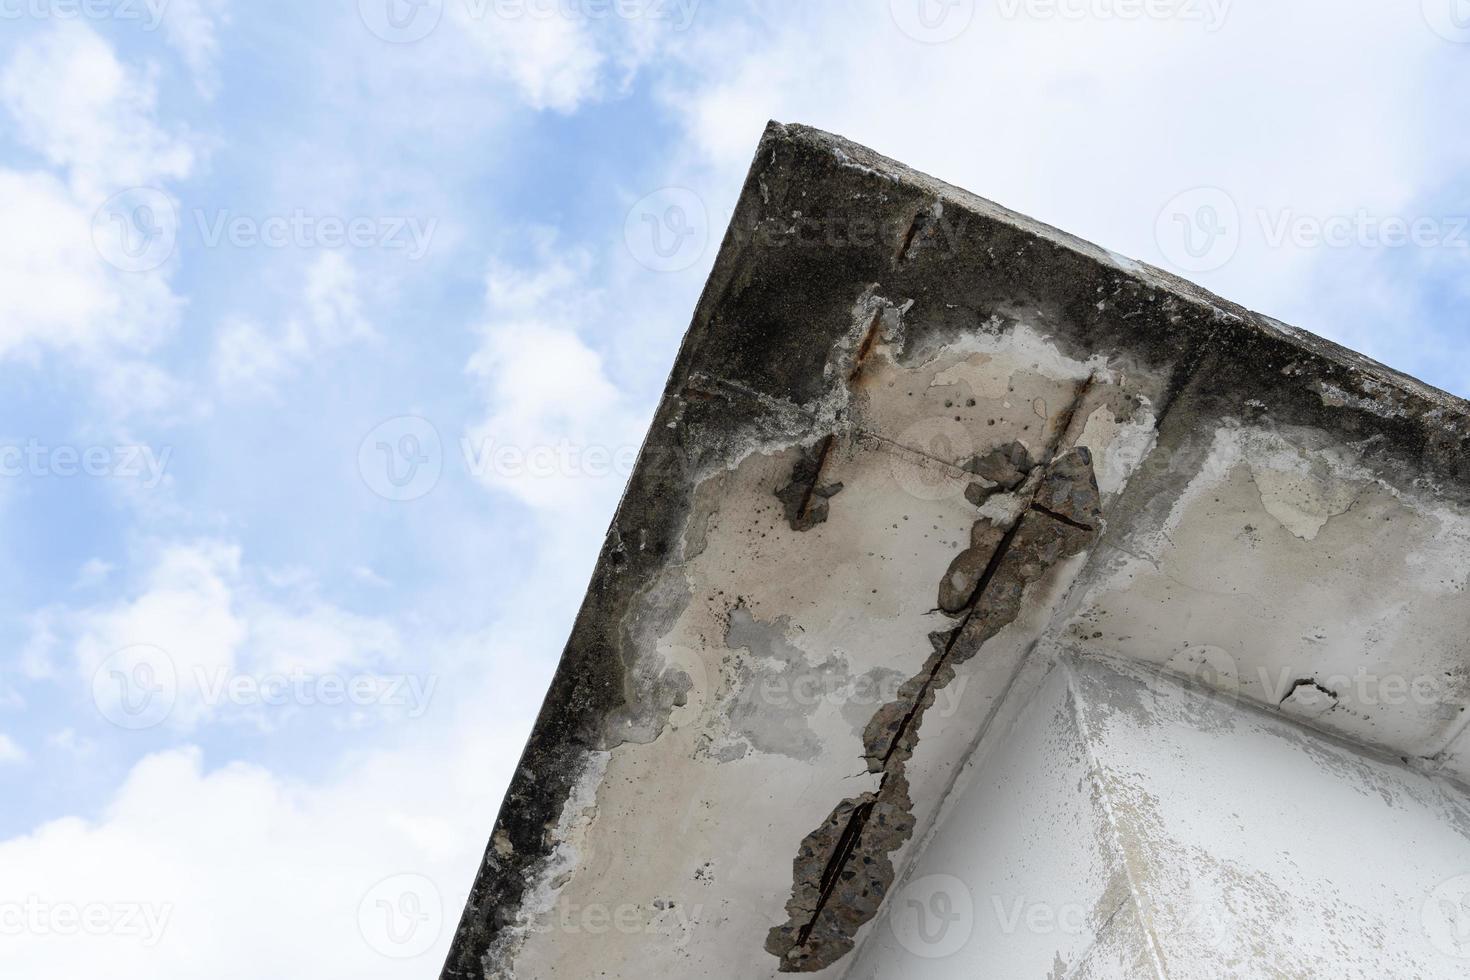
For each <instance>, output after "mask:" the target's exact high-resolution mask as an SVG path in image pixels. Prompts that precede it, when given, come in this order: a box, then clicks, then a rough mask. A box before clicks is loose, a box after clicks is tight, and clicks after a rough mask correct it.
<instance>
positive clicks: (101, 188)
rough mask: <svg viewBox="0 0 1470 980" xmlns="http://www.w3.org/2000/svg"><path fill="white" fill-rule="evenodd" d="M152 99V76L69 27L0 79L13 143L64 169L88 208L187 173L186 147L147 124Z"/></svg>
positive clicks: (87, 31)
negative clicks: (13, 131)
mask: <svg viewBox="0 0 1470 980" xmlns="http://www.w3.org/2000/svg"><path fill="white" fill-rule="evenodd" d="M40 79H45V84H37V82H38V80H40ZM157 97H158V93H157V83H156V80H155V78H154V72H152V71H151V70H144V71H135V70H132V69H130V68H128V67H127V66H126V65H124V64H123V63H122V62H120V61H119V60H118V59H117V55H116V53H115V52H114V51H113V49H112V46H111V45H110V44H108V43H107V42H106V41H105V40H103V38H102V37H101V36H99V35H98V34H97V33H96V32H95V31H93V30H92V29H91V28H89V27H86V26H83V25H82V24H80V23H77V22H72V21H60V22H58V23H57V25H56V26H55V27H54V28H53V29H52V30H50V31H48V32H44V33H42V34H40V35H39V36H38V37H37V38H35V39H33V40H31V41H30V42H29V43H27V44H24V45H22V46H21V47H20V48H19V49H18V50H17V52H16V55H15V57H14V58H13V59H12V60H11V62H10V64H9V65H8V66H7V67H6V69H5V72H4V74H3V75H0V100H3V102H4V105H5V108H6V109H7V110H8V111H9V112H10V114H11V115H12V116H13V117H14V118H15V121H16V127H17V134H18V135H19V137H20V139H21V140H22V141H23V142H24V143H26V144H27V145H29V146H30V147H32V148H33V149H35V150H36V151H38V152H39V153H41V154H42V155H43V156H44V157H45V158H46V159H47V161H48V162H50V163H51V164H52V165H53V166H55V167H60V168H64V169H66V170H67V171H68V173H69V175H70V182H71V186H72V190H73V191H74V192H75V193H76V195H77V197H78V198H80V199H81V200H82V201H90V202H92V206H93V207H96V206H97V205H98V204H100V203H101V202H102V199H103V198H105V197H106V196H107V195H109V194H111V193H112V192H113V191H116V190H119V189H122V188H127V187H140V186H147V185H153V184H157V183H160V182H162V181H167V180H176V179H180V178H183V177H187V176H188V175H189V174H190V173H191V172H192V171H193V169H194V164H195V159H196V154H195V150H194V149H193V147H192V146H191V145H190V144H189V142H188V141H187V140H184V139H181V138H179V137H176V136H174V135H172V134H170V133H167V132H165V131H164V130H163V129H162V128H161V127H159V126H158V124H157V123H156V122H155V120H154V116H155V110H156V105H157Z"/></svg>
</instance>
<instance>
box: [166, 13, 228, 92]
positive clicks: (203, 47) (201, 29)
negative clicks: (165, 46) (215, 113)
mask: <svg viewBox="0 0 1470 980" xmlns="http://www.w3.org/2000/svg"><path fill="white" fill-rule="evenodd" d="M228 23H229V9H228V3H227V0H166V6H165V7H164V9H163V31H164V36H165V37H167V38H168V42H169V44H171V45H173V46H174V48H175V49H177V50H178V52H179V55H180V56H181V57H182V58H183V59H184V63H185V64H186V65H188V66H189V70H190V71H191V72H192V73H193V74H194V83H195V84H196V85H197V86H198V87H199V91H200V93H201V94H203V95H205V96H206V97H208V96H211V95H213V94H214V90H215V87H216V85H217V80H216V78H215V59H216V57H217V56H218V54H219V29H220V27H221V26H223V25H225V24H228Z"/></svg>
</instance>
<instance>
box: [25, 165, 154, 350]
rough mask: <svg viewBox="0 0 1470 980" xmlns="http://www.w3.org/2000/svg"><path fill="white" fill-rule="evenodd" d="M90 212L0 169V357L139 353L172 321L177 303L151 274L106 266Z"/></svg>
mask: <svg viewBox="0 0 1470 980" xmlns="http://www.w3.org/2000/svg"><path fill="white" fill-rule="evenodd" d="M94 209H95V206H94V207H93V208H89V207H87V206H85V205H84V204H83V203H82V202H80V201H78V200H77V198H76V197H74V196H73V195H72V194H71V193H70V192H69V191H68V190H67V188H66V187H65V186H64V185H63V184H62V183H61V181H59V180H57V179H56V178H55V177H52V176H51V175H49V174H46V173H22V172H17V171H13V170H4V169H0V214H4V215H5V216H6V219H7V222H8V224H9V226H10V233H8V234H6V235H4V236H0V358H4V357H5V356H7V355H12V356H14V355H25V356H35V354H36V353H38V351H39V350H40V349H42V348H52V349H56V350H62V351H66V352H68V353H70V354H72V355H74V356H76V357H79V358H81V359H84V360H88V359H95V358H100V357H103V356H104V355H105V352H107V351H110V350H115V349H118V348H125V349H147V348H149V347H151V346H152V345H154V344H155V343H157V342H158V340H159V339H160V338H161V337H163V336H164V335H166V334H167V333H168V331H169V330H170V329H171V328H172V326H173V324H174V323H175V321H176V320H177V317H178V311H179V301H178V299H177V298H176V297H175V296H174V295H173V293H172V292H171V291H170V289H169V286H168V283H167V281H166V280H165V279H163V278H162V277H161V276H158V275H154V274H143V275H136V274H130V273H127V272H123V271H121V270H119V269H116V268H114V267H112V266H109V265H108V264H107V263H106V262H104V261H103V260H102V257H101V256H100V255H99V253H98V251H97V249H96V248H95V247H94V245H93V241H92V215H93V210H94Z"/></svg>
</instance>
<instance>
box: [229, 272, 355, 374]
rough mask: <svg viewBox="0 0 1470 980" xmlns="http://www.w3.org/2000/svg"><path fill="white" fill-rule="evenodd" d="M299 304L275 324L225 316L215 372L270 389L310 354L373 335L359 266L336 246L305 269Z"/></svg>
mask: <svg viewBox="0 0 1470 980" xmlns="http://www.w3.org/2000/svg"><path fill="white" fill-rule="evenodd" d="M301 307H302V311H301V313H299V314H297V315H295V316H290V317H288V318H287V319H286V321H285V323H284V324H283V325H282V326H281V327H280V328H279V329H276V330H272V329H269V328H267V327H265V326H262V325H261V324H260V323H258V322H256V321H254V320H251V319H248V318H245V317H234V318H231V319H229V320H226V321H225V323H224V324H222V325H221V327H220V330H219V333H218V335H217V336H216V338H215V347H214V353H213V363H214V375H215V378H216V379H217V380H218V381H219V382H220V383H221V384H224V385H230V386H247V387H257V388H267V389H268V388H270V387H271V386H272V385H274V384H275V383H276V382H277V381H279V380H281V379H282V378H284V377H286V376H288V375H289V374H290V373H291V372H292V371H294V370H295V369H296V368H298V367H299V366H300V365H302V364H303V363H306V362H307V361H309V360H311V359H312V358H313V357H316V356H318V355H321V354H324V353H327V352H330V351H333V350H336V349H338V348H341V347H345V346H347V345H349V344H353V343H357V342H360V341H365V340H371V339H373V338H374V337H376V336H377V333H376V331H374V329H373V326H372V324H371V323H369V322H368V319H367V317H366V315H365V314H364V313H363V298H362V287H361V283H360V281H359V277H358V273H357V270H356V269H355V268H354V267H353V266H352V264H351V263H350V262H349V261H348V260H347V258H346V257H345V256H343V255H342V254H341V253H340V252H323V253H322V254H321V255H320V256H319V257H318V258H317V259H316V261H315V262H313V263H312V265H311V266H310V267H309V268H308V269H307V272H306V282H305V285H304V288H303V292H302V297H301Z"/></svg>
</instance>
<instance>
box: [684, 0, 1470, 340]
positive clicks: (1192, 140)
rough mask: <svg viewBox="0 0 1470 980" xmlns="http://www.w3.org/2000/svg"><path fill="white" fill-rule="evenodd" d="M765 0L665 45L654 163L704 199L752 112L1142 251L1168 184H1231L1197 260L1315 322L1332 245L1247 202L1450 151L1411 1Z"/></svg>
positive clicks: (1407, 171)
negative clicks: (672, 68) (947, 33)
mask: <svg viewBox="0 0 1470 980" xmlns="http://www.w3.org/2000/svg"><path fill="white" fill-rule="evenodd" d="M777 6H778V5H777V4H766V5H764V6H763V8H762V9H764V10H765V11H766V16H765V19H764V20H762V21H760V22H758V23H757V22H756V21H755V20H754V18H748V17H744V16H741V17H739V18H735V20H734V21H730V20H727V21H724V22H722V23H720V24H719V25H717V29H715V30H710V31H702V32H701V33H700V34H699V36H698V37H697V38H695V39H692V43H691V44H689V45H687V46H683V47H681V48H680V49H678V50H677V51H676V52H675V56H676V57H677V58H679V60H681V61H682V62H683V64H684V68H685V70H684V71H683V72H681V73H678V74H675V75H670V76H668V79H667V81H666V82H665V83H664V84H662V85H661V86H660V92H661V97H662V99H663V100H664V101H665V103H666V104H667V105H668V106H670V107H671V109H672V110H673V111H674V113H675V114H676V117H677V118H678V119H679V120H680V121H681V123H682V125H683V126H684V130H685V134H686V140H685V142H684V144H683V145H682V147H681V149H680V150H679V151H677V152H675V153H674V154H673V155H672V159H671V160H670V163H669V166H668V169H667V170H666V171H665V172H664V173H663V174H662V175H660V176H659V177H658V178H656V179H658V180H660V181H661V182H664V183H671V184H688V185H692V186H695V187H696V188H697V189H699V191H700V193H701V194H702V195H704V196H705V197H706V199H707V201H708V202H709V203H710V206H711V210H712V211H713V210H714V209H715V205H716V204H717V203H726V202H728V200H729V195H728V190H727V189H728V188H731V187H737V186H738V185H739V182H740V180H741V177H742V176H743V174H744V172H745V169H746V167H747V166H748V165H749V162H750V156H751V150H752V147H753V146H754V145H755V141H756V139H757V137H758V136H759V134H760V131H761V128H762V126H763V125H764V124H765V122H766V120H767V119H770V118H775V119H779V120H782V121H784V122H799V123H807V124H810V125H815V126H819V127H821V128H824V129H828V130H831V131H834V132H838V133H841V134H843V135H845V136H848V137H850V138H852V139H855V140H857V141H859V142H862V143H865V144H867V145H870V146H872V147H874V148H876V149H878V150H879V151H881V152H885V153H888V154H890V155H892V156H895V157H898V158H900V159H902V160H903V161H904V162H905V163H908V164H910V165H912V166H915V167H916V168H918V169H920V170H923V171H925V172H927V173H932V174H935V175H937V176H939V177H941V178H943V179H945V180H947V181H949V182H951V183H954V184H957V185H959V186H962V187H966V188H968V189H971V190H973V191H975V192H977V193H979V194H981V195H983V196H985V197H987V198H990V199H992V200H995V201H998V202H1000V203H1001V204H1003V205H1006V206H1008V207H1012V208H1015V209H1017V210H1019V211H1022V212H1023V213H1027V214H1031V215H1033V216H1035V217H1037V218H1040V219H1041V220H1044V221H1047V222H1049V223H1051V224H1053V225H1056V226H1058V227H1062V228H1065V229H1067V230H1068V231H1071V232H1074V233H1077V234H1079V235H1081V236H1082V237H1084V238H1088V239H1091V240H1093V241H1096V242H1098V243H1100V244H1102V245H1104V246H1106V247H1109V248H1113V249H1116V250H1117V251H1119V252H1122V253H1125V254H1128V255H1132V256H1135V257H1138V258H1141V259H1144V260H1146V261H1150V262H1153V263H1156V264H1163V263H1164V255H1163V253H1162V251H1161V248H1160V246H1159V244H1158V242H1157V241H1156V240H1155V237H1154V232H1155V220H1156V218H1157V217H1158V215H1159V213H1160V211H1161V210H1162V209H1163V207H1164V206H1165V204H1166V203H1167V202H1168V201H1169V200H1170V199H1171V198H1172V197H1174V196H1175V195H1176V194H1178V193H1180V192H1181V191H1185V190H1188V189H1190V188H1193V187H1196V186H1201V185H1208V186H1218V187H1221V188H1224V189H1225V190H1226V191H1227V192H1228V193H1229V194H1230V195H1231V196H1232V197H1233V198H1234V199H1235V201H1236V202H1237V204H1238V205H1239V207H1240V209H1241V212H1242V215H1243V216H1244V217H1245V219H1246V221H1247V228H1246V231H1247V235H1246V241H1245V242H1244V244H1243V245H1242V248H1241V249H1240V251H1239V253H1238V254H1237V255H1236V256H1235V258H1234V260H1233V261H1231V262H1229V263H1228V264H1227V265H1226V266H1225V267H1224V268H1222V269H1219V270H1218V271H1213V272H1210V273H1207V274H1203V275H1201V276H1196V277H1192V278H1200V279H1201V280H1202V281H1203V282H1205V283H1206V284H1207V285H1209V286H1210V287H1211V288H1214V289H1217V290H1219V291H1221V292H1223V293H1224V294H1225V295H1228V296H1230V297H1231V298H1232V299H1235V300H1237V301H1240V302H1244V303H1246V304H1248V305H1253V306H1255V307H1257V308H1263V309H1266V310H1268V311H1270V312H1274V313H1278V314H1289V315H1291V316H1292V317H1293V318H1294V319H1298V320H1299V321H1302V320H1305V321H1307V322H1302V325H1303V326H1307V327H1311V328H1312V329H1316V330H1319V331H1323V332H1328V333H1330V332H1331V331H1332V330H1333V329H1334V325H1333V324H1331V323H1324V322H1317V317H1316V315H1315V314H1314V313H1313V307H1314V305H1315V304H1316V303H1317V301H1318V300H1319V299H1320V297H1321V294H1320V293H1318V292H1317V291H1316V290H1315V289H1314V288H1313V284H1312V279H1313V269H1314V268H1315V267H1316V266H1318V265H1320V264H1322V263H1331V262H1338V261H1341V254H1340V253H1339V254H1338V255H1333V254H1331V252H1330V250H1322V249H1316V250H1309V249H1295V248H1289V247H1288V248H1272V247H1270V246H1268V245H1267V244H1266V242H1265V241H1263V236H1262V235H1261V234H1260V233H1259V227H1258V221H1257V216H1258V213H1259V212H1261V211H1265V212H1267V213H1270V214H1276V213H1279V212H1280V211H1281V210H1282V209H1285V208H1293V209H1295V211H1296V212H1297V213H1301V214H1312V215H1323V216H1327V215H1336V214H1344V213H1346V214H1352V213H1354V212H1355V211H1357V210H1358V209H1359V208H1360V207H1366V208H1369V209H1370V210H1374V211H1376V212H1379V213H1390V214H1400V213H1403V212H1404V210H1405V209H1406V208H1412V207H1413V206H1412V205H1411V204H1409V203H1408V202H1410V201H1411V200H1412V199H1413V197H1414V194H1415V192H1416V189H1422V188H1423V187H1424V186H1425V184H1426V182H1431V183H1432V182H1434V181H1437V180H1440V179H1444V178H1447V177H1448V176H1449V175H1451V174H1453V173H1455V172H1456V168H1457V167H1458V159H1459V156H1460V153H1461V149H1460V147H1461V144H1462V143H1463V142H1464V140H1465V136H1463V135H1461V133H1462V132H1463V127H1461V126H1459V125H1458V124H1457V123H1456V122H1455V121H1454V120H1453V118H1452V116H1453V113H1454V112H1455V111H1456V109H1455V107H1454V106H1453V105H1452V104H1451V103H1450V102H1447V101H1444V100H1438V101H1436V100H1425V99H1424V98H1422V97H1421V94H1416V93H1421V92H1422V90H1423V88H1424V87H1425V86H1432V85H1433V84H1434V78H1433V76H1432V75H1431V72H1432V70H1433V65H1434V64H1435V63H1436V58H1435V55H1436V54H1440V55H1442V56H1444V57H1446V58H1448V57H1451V56H1453V55H1454V54H1456V53H1457V52H1455V51H1452V50H1450V49H1451V48H1452V47H1453V46H1451V45H1446V44H1444V43H1443V42H1442V41H1441V40H1440V39H1439V38H1437V37H1436V36H1435V35H1434V34H1433V33H1432V32H1431V31H1429V30H1428V29H1426V27H1425V24H1424V22H1423V20H1422V18H1421V16H1420V13H1419V10H1418V9H1417V6H1416V5H1412V4H1411V5H1407V6H1404V5H1378V6H1371V7H1370V6H1364V7H1362V8H1361V9H1359V8H1354V12H1353V15H1352V16H1344V15H1343V8H1342V7H1341V5H1340V4H1333V3H1330V2H1328V0H1307V2H1304V3H1299V4H1293V5H1291V6H1290V7H1289V8H1287V7H1283V6H1282V5H1279V4H1277V5H1260V4H1244V3H1234V4H1225V5H1223V6H1224V14H1225V20H1224V22H1223V24H1221V25H1220V26H1219V28H1218V29H1216V30H1214V31H1211V30H1208V29H1207V25H1206V24H1204V23H1200V22H1194V21H1189V20H1183V19H1172V20H1171V19H1162V20H1159V19H1135V20H1123V19H1118V18H1114V19H1108V18H1106V17H1086V16H1082V17H1078V16H1060V15H1058V16H1053V17H1046V16H1027V15H1026V14H1025V11H1027V10H1030V9H1036V10H1053V11H1054V10H1056V9H1057V8H1056V6H1055V5H1051V6H1049V7H1047V6H1045V5H1027V4H1019V5H1013V6H1016V7H1017V8H1018V9H1019V10H1020V11H1022V13H1021V14H1020V15H1019V16H1016V17H1011V18H1007V17H1006V15H1005V9H1006V8H1005V5H1000V6H997V5H994V4H978V5H976V7H975V9H976V16H975V20H974V22H973V23H971V24H970V25H969V27H968V29H967V30H965V31H964V32H963V33H962V34H960V36H959V37H958V38H956V39H954V40H951V41H949V42H947V43H941V44H923V43H919V42H918V41H916V40H913V39H911V38H910V37H908V36H906V35H905V34H904V33H903V31H902V30H900V29H899V27H898V26H897V24H896V23H895V21H894V20H893V19H891V18H890V17H888V16H887V12H888V11H887V9H886V8H887V7H888V4H887V3H879V4H874V5H873V7H874V8H876V9H875V10H874V11H873V12H872V15H871V16H861V17H858V16H853V15H852V13H853V12H852V11H851V10H849V9H848V5H842V6H841V7H840V8H839V7H838V6H835V5H797V4H789V3H783V4H780V5H779V7H780V9H779V10H778V9H777ZM1206 6H1207V5H1204V4H1177V5H1172V6H1170V5H1165V9H1180V10H1188V9H1193V10H1204V9H1206ZM934 7H935V9H936V11H938V7H939V5H934ZM1105 8H1107V5H1097V8H1096V9H1105ZM966 9H968V8H967V6H966V5H956V6H955V7H953V8H952V10H954V11H960V12H963V11H964V10H966ZM1078 9H1080V8H1078ZM1365 59H1367V60H1370V61H1371V62H1372V63H1373V65H1374V70H1373V71H1372V72H1364V71H1363V70H1362V64H1363V62H1364V60H1365ZM1246 66H1248V67H1246ZM1441 84H1442V82H1441Z"/></svg>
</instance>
